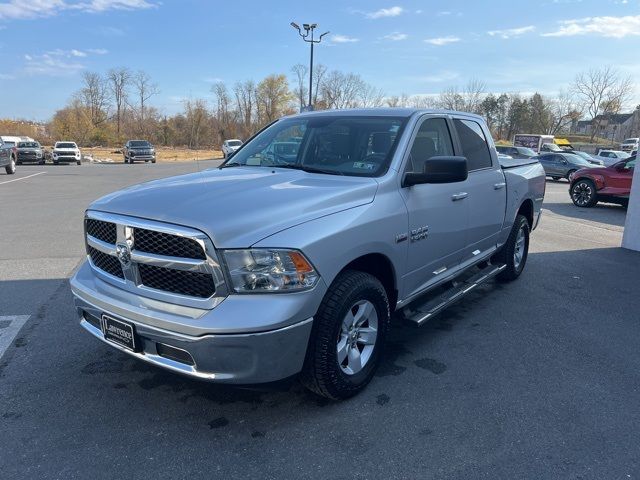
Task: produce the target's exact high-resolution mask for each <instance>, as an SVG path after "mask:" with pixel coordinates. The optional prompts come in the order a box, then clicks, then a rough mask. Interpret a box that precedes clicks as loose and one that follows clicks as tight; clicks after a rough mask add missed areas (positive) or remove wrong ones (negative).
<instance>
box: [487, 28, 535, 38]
mask: <svg viewBox="0 0 640 480" xmlns="http://www.w3.org/2000/svg"><path fill="white" fill-rule="evenodd" d="M535 29H536V27H534V26H533V25H527V26H526V27H518V28H507V29H505V30H489V31H488V32H487V33H488V34H489V35H491V36H492V37H496V36H497V37H500V38H504V39H508V38H511V37H519V36H520V35H524V34H525V33H529V32H533V31H534V30H535Z"/></svg>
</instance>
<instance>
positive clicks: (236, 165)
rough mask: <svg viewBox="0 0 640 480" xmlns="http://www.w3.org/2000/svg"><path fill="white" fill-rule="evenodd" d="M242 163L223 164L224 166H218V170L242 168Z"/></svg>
mask: <svg viewBox="0 0 640 480" xmlns="http://www.w3.org/2000/svg"><path fill="white" fill-rule="evenodd" d="M244 165H245V164H244V163H238V162H229V163H225V164H224V165H220V166H219V167H218V168H227V167H242V166H244Z"/></svg>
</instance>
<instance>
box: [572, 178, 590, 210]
mask: <svg viewBox="0 0 640 480" xmlns="http://www.w3.org/2000/svg"><path fill="white" fill-rule="evenodd" d="M592 195H593V190H592V188H591V186H590V185H589V184H588V183H585V182H580V183H578V184H576V186H574V187H573V195H572V196H573V201H574V202H575V203H577V204H578V205H580V206H584V205H586V204H587V203H589V201H590V200H591V196H592Z"/></svg>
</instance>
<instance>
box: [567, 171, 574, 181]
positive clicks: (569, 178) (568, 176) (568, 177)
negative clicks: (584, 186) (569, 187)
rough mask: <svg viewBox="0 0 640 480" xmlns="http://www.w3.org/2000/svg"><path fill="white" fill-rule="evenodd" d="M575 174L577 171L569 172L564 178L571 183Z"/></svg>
mask: <svg viewBox="0 0 640 480" xmlns="http://www.w3.org/2000/svg"><path fill="white" fill-rule="evenodd" d="M574 173H576V170H569V171H568V172H567V176H566V177H564V178H566V179H567V180H569V181H571V175H573V174H574Z"/></svg>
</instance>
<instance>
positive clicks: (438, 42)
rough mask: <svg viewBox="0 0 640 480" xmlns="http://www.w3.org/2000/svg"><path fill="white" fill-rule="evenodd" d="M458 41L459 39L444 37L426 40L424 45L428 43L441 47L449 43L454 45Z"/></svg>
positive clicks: (451, 36) (450, 36)
mask: <svg viewBox="0 0 640 480" xmlns="http://www.w3.org/2000/svg"><path fill="white" fill-rule="evenodd" d="M459 41H460V37H454V36H453V35H449V36H446V37H436V38H427V39H426V40H425V43H430V44H431V45H437V46H438V47H441V46H442V45H447V44H449V43H456V42H459Z"/></svg>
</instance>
